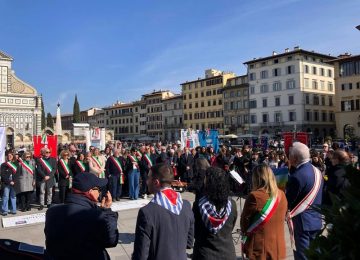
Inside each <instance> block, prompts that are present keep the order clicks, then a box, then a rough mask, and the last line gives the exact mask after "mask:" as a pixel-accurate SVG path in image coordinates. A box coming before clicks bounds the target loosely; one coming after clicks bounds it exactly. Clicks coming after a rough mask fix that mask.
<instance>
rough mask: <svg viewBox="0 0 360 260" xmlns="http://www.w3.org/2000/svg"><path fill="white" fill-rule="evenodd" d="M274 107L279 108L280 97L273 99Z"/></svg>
mask: <svg viewBox="0 0 360 260" xmlns="http://www.w3.org/2000/svg"><path fill="white" fill-rule="evenodd" d="M275 106H276V107H278V106H280V97H275Z"/></svg>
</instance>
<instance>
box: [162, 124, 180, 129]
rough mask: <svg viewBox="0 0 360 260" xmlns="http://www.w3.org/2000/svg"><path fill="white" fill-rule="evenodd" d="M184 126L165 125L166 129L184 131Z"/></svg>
mask: <svg viewBox="0 0 360 260" xmlns="http://www.w3.org/2000/svg"><path fill="white" fill-rule="evenodd" d="M182 128H184V124H164V129H182Z"/></svg>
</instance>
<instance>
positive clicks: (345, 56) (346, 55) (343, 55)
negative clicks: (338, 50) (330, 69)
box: [338, 52, 351, 59]
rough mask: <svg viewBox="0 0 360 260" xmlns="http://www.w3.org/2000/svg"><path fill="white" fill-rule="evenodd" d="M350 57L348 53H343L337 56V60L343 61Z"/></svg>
mask: <svg viewBox="0 0 360 260" xmlns="http://www.w3.org/2000/svg"><path fill="white" fill-rule="evenodd" d="M350 56H351V54H350V53H348V52H345V53H344V54H340V55H339V56H338V58H340V59H343V58H348V57H350Z"/></svg>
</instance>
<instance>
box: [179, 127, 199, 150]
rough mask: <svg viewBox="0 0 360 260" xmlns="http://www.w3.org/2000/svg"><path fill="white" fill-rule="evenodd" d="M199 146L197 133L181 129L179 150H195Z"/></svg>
mask: <svg viewBox="0 0 360 260" xmlns="http://www.w3.org/2000/svg"><path fill="white" fill-rule="evenodd" d="M197 146H200V143H199V136H198V133H197V131H195V130H192V129H190V128H189V129H181V149H183V148H184V147H187V148H195V147H197Z"/></svg>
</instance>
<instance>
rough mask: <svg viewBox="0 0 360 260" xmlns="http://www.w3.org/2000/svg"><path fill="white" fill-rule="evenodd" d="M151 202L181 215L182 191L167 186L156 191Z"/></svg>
mask: <svg viewBox="0 0 360 260" xmlns="http://www.w3.org/2000/svg"><path fill="white" fill-rule="evenodd" d="M151 202H152V203H155V204H157V205H159V206H161V207H163V208H164V209H167V210H169V211H170V212H172V213H174V214H175V215H180V212H181V210H182V206H183V200H182V198H181V195H180V193H178V192H176V191H174V190H173V189H171V188H165V189H162V190H161V191H159V192H158V193H156V194H155V195H154V198H153V199H152V200H151Z"/></svg>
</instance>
